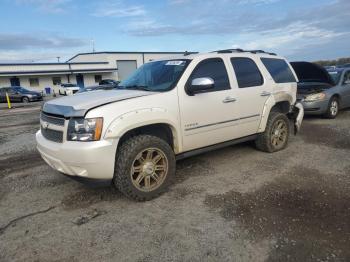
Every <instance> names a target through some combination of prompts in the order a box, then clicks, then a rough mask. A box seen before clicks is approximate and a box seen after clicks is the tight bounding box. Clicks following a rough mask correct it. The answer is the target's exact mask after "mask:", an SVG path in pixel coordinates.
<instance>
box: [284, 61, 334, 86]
mask: <svg viewBox="0 0 350 262" xmlns="http://www.w3.org/2000/svg"><path fill="white" fill-rule="evenodd" d="M290 64H291V66H292V67H293V69H294V71H295V73H296V74H297V76H298V79H299V82H314V83H315V82H318V83H323V84H328V85H331V86H334V85H335V83H334V81H333V79H332V77H331V76H330V75H329V74H328V72H327V70H326V69H324V68H323V67H322V66H319V65H317V64H314V63H310V62H291V63H290Z"/></svg>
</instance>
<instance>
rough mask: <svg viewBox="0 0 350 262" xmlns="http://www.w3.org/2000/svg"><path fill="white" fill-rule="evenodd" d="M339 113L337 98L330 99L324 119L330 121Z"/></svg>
mask: <svg viewBox="0 0 350 262" xmlns="http://www.w3.org/2000/svg"><path fill="white" fill-rule="evenodd" d="M338 113H339V100H338V98H337V97H332V98H331V99H330V100H329V104H328V108H327V112H326V114H325V117H327V118H330V119H334V118H336V117H337V115H338Z"/></svg>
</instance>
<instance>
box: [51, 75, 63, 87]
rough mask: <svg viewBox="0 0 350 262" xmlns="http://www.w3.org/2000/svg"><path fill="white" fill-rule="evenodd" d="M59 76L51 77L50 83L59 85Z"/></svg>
mask: <svg viewBox="0 0 350 262" xmlns="http://www.w3.org/2000/svg"><path fill="white" fill-rule="evenodd" d="M61 82H62V81H61V77H53V78H52V84H53V85H54V86H55V85H60V84H61Z"/></svg>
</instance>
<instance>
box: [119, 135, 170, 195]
mask: <svg viewBox="0 0 350 262" xmlns="http://www.w3.org/2000/svg"><path fill="white" fill-rule="evenodd" d="M175 165H176V161H175V155H174V152H173V150H172V148H171V147H170V145H169V144H168V143H167V142H165V141H164V140H163V139H161V138H158V137H155V136H150V135H139V136H135V137H132V138H130V139H129V140H127V141H126V142H125V143H124V144H122V146H121V148H120V149H119V150H118V151H117V156H116V163H115V171H114V178H113V182H114V185H115V186H116V187H117V188H118V189H119V191H121V192H122V193H123V194H124V195H126V196H127V197H129V198H131V199H134V200H137V201H147V200H151V199H153V198H155V197H157V196H158V195H159V194H161V193H162V192H164V191H165V190H166V189H167V187H168V186H169V185H170V182H171V181H172V178H173V177H174V175H175Z"/></svg>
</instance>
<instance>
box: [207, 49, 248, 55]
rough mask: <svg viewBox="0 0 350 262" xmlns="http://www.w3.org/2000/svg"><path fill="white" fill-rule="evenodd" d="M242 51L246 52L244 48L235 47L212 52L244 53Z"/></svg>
mask: <svg viewBox="0 0 350 262" xmlns="http://www.w3.org/2000/svg"><path fill="white" fill-rule="evenodd" d="M242 52H244V50H243V49H240V48H235V49H223V50H217V51H213V52H212V53H219V54H226V53H242Z"/></svg>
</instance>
